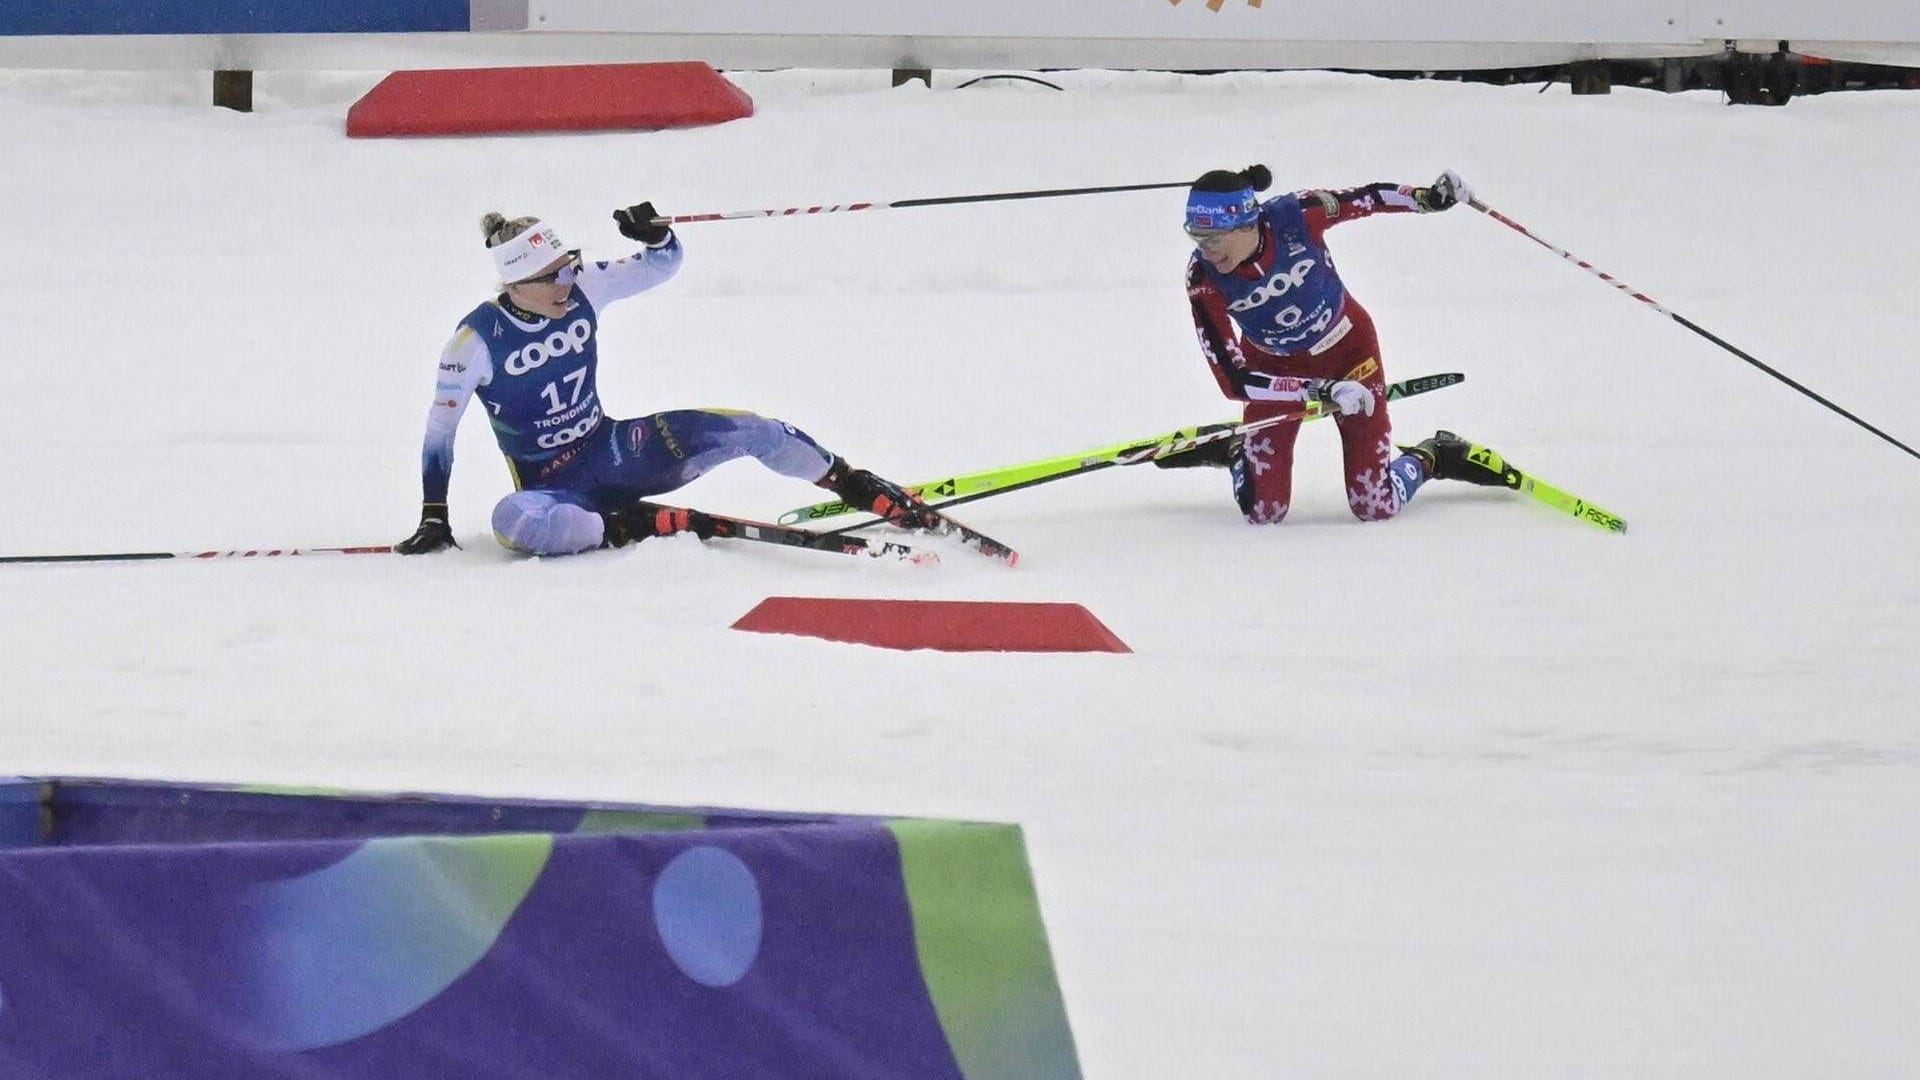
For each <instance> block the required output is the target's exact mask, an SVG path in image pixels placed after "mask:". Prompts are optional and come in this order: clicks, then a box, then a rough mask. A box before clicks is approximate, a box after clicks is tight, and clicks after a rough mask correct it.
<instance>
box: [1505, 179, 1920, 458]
mask: <svg viewBox="0 0 1920 1080" xmlns="http://www.w3.org/2000/svg"><path fill="white" fill-rule="evenodd" d="M1467 205H1468V206H1471V207H1473V208H1474V209H1475V210H1478V211H1480V212H1481V213H1483V214H1485V215H1487V216H1488V217H1490V218H1492V219H1493V220H1495V221H1497V222H1499V223H1500V224H1502V225H1505V226H1506V227H1507V228H1509V229H1512V230H1513V231H1514V232H1517V233H1519V234H1520V235H1521V236H1524V237H1526V238H1527V239H1529V240H1531V241H1533V242H1534V243H1536V244H1539V245H1540V246H1541V247H1543V248H1546V249H1547V250H1548V251H1551V252H1553V253H1554V254H1555V255H1558V256H1560V257H1561V258H1563V259H1565V260H1567V261H1568V262H1570V263H1572V264H1573V265H1575V266H1578V267H1579V268H1580V269H1582V270H1585V271H1586V272H1587V273H1589V274H1592V275H1593V276H1595V277H1597V278H1599V279H1600V280H1601V281H1604V282H1606V283H1607V284H1609V285H1611V286H1613V287H1614V288H1616V289H1619V290H1620V291H1621V292H1623V293H1625V294H1627V295H1628V296H1631V297H1633V298H1634V299H1635V300H1638V301H1640V302H1641V303H1643V304H1645V305H1647V306H1648V307H1650V308H1652V309H1653V310H1655V311H1657V312H1659V313H1660V314H1662V315H1665V316H1666V317H1667V318H1669V319H1672V320H1673V321H1674V322H1677V323H1679V324H1680V325H1681V326H1684V327H1686V328H1687V329H1689V330H1691V331H1693V332H1694V333H1696V334H1699V335H1700V336H1701V337H1703V338H1706V339H1707V340H1708V341H1711V342H1713V343H1714V344H1715V345H1718V346H1720V347H1721V348H1723V349H1725V350H1727V351H1728V352H1730V353H1732V354H1733V355H1735V356H1737V357H1739V358H1740V359H1742V360H1745V361H1746V362H1747V363H1749V364H1752V365H1753V366H1754V367H1756V368H1759V369H1760V370H1761V371H1764V372H1766V373H1767V374H1769V375H1771V376H1773V377H1774V378H1776V379H1778V380H1780V381H1781V382H1783V383H1786V384H1787V385H1788V386H1791V387H1793V388H1794V389H1795V390H1798V391H1799V392H1800V393H1802V394H1804V395H1806V396H1807V397H1809V398H1812V399H1813V400H1814V401H1817V402H1819V403H1820V404H1822V405H1825V406H1826V407H1827V408H1829V409H1832V410H1833V411H1834V412H1836V413H1839V414H1840V415H1841V416H1844V417H1846V418H1847V419H1848V420H1851V421H1853V422H1854V423H1855V424H1858V425H1860V426H1861V427H1863V428H1865V429H1866V430H1868V431H1871V432H1872V433H1874V434H1875V435H1878V436H1880V437H1881V438H1882V439H1885V440H1886V441H1887V442H1889V443H1892V444H1893V445H1894V446H1897V447H1899V448H1900V449H1901V450H1904V451H1906V453H1907V454H1908V455H1909V456H1911V457H1913V458H1915V459H1920V451H1917V450H1915V449H1914V448H1913V447H1911V446H1908V445H1907V444H1906V443H1903V442H1901V441H1900V440H1899V439H1896V438H1894V437H1893V436H1891V435H1889V434H1887V433H1886V432H1884V431H1881V430H1880V429H1879V428H1877V427H1874V426H1873V425H1872V424H1869V423H1867V422H1866V421H1865V420H1862V419H1860V418H1859V417H1858V416H1855V415H1854V414H1852V413H1850V412H1848V411H1847V410H1846V409H1843V408H1841V407H1840V406H1839V405H1836V404H1834V403H1833V402H1831V401H1829V400H1827V399H1826V398H1824V397H1822V396H1820V395H1819V394H1817V393H1815V392H1814V391H1812V390H1810V389H1808V388H1807V387H1805V386H1802V385H1801V384H1800V383H1798V382H1796V381H1794V380H1793V379H1792V378H1791V377H1790V376H1788V375H1786V374H1784V373H1782V372H1780V371H1777V370H1775V369H1774V368H1771V367H1768V366H1767V365H1766V364H1764V363H1761V362H1760V360H1758V359H1757V358H1755V357H1754V356H1752V355H1750V354H1749V353H1747V352H1745V351H1743V350H1741V349H1739V348H1736V347H1735V346H1733V345H1732V344H1730V343H1728V342H1727V341H1726V340H1725V339H1723V338H1721V337H1720V336H1719V335H1717V334H1714V333H1713V332H1712V331H1709V330H1707V329H1706V328H1705V327H1703V326H1701V325H1700V324H1698V323H1696V322H1694V321H1693V320H1691V319H1689V318H1687V317H1686V316H1684V315H1681V314H1680V313H1679V312H1676V311H1672V310H1669V309H1668V308H1666V307H1664V306H1662V305H1661V304H1660V303H1659V302H1658V301H1656V300H1655V299H1654V298H1653V297H1651V296H1648V295H1647V294H1646V293H1643V292H1641V291H1639V290H1638V289H1635V288H1634V287H1633V286H1631V285H1628V284H1627V283H1626V282H1624V281H1621V280H1620V279H1619V278H1616V277H1614V276H1613V275H1612V274H1609V273H1607V272H1606V271H1604V270H1602V269H1600V268H1599V267H1597V266H1595V265H1593V264H1592V263H1590V262H1588V261H1587V260H1585V259H1583V258H1581V257H1580V256H1578V255H1575V254H1574V253H1573V252H1571V251H1568V250H1567V249H1566V248H1563V247H1560V246H1558V245H1556V244H1551V243H1548V242H1547V241H1545V240H1542V239H1541V238H1540V237H1539V236H1537V235H1535V234H1534V232H1533V230H1531V229H1529V228H1527V227H1526V226H1525V225H1522V224H1520V223H1519V222H1517V221H1515V220H1513V219H1512V218H1510V217H1508V216H1507V215H1505V214H1503V213H1501V212H1500V211H1498V210H1495V209H1493V208H1492V207H1490V206H1488V205H1487V204H1486V203H1483V202H1481V201H1480V200H1479V199H1468V200H1467Z"/></svg>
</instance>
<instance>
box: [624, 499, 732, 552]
mask: <svg viewBox="0 0 1920 1080" xmlns="http://www.w3.org/2000/svg"><path fill="white" fill-rule="evenodd" d="M600 520H601V521H603V522H605V527H606V533H605V536H604V538H603V539H602V540H601V541H600V542H601V544H603V545H604V546H606V547H616V548H617V547H626V546H627V545H628V544H637V543H639V542H640V541H642V540H645V539H646V538H647V537H649V536H672V535H674V534H675V533H683V532H690V533H692V534H693V535H695V536H697V537H699V538H700V539H702V540H705V539H707V538H708V537H710V536H712V535H713V534H714V522H713V519H712V518H710V517H708V516H707V515H705V514H703V513H701V512H700V511H698V510H689V509H687V508H686V507H684V506H662V505H660V504H659V503H653V502H648V501H646V500H645V499H639V500H636V501H634V502H632V503H629V504H627V505H626V506H623V507H621V508H619V509H618V510H602V511H601V512H600Z"/></svg>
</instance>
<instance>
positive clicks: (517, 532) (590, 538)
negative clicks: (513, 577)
mask: <svg viewBox="0 0 1920 1080" xmlns="http://www.w3.org/2000/svg"><path fill="white" fill-rule="evenodd" d="M493 535H494V538H495V539H497V540H499V541H500V543H501V544H502V545H503V546H505V547H507V548H508V549H510V550H512V551H517V552H520V553H521V554H523V555H571V554H573V553H574V552H578V551H587V550H590V549H592V548H597V547H599V546H600V542H601V540H602V538H603V537H604V536H605V523H604V522H603V521H602V520H601V518H600V515H599V514H596V513H594V512H593V511H591V510H588V509H587V508H585V507H583V506H578V505H575V504H574V503H570V502H566V501H564V500H562V499H559V498H557V497H555V496H554V495H553V494H552V493H551V492H546V491H516V492H514V493H513V494H511V495H509V496H507V497H506V498H504V499H501V500H500V501H499V502H498V503H496V504H494V507H493Z"/></svg>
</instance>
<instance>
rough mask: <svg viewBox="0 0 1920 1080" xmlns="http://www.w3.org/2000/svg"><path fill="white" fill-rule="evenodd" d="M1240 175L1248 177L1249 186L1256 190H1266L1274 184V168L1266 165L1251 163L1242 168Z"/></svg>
mask: <svg viewBox="0 0 1920 1080" xmlns="http://www.w3.org/2000/svg"><path fill="white" fill-rule="evenodd" d="M1240 175H1241V176H1244V177H1246V178H1247V186H1248V187H1250V188H1252V189H1253V190H1255V191H1265V190H1267V189H1268V188H1270V187H1272V186H1273V170H1272V169H1269V168H1267V167H1266V166H1265V165H1249V166H1247V167H1246V168H1244V169H1241V170H1240Z"/></svg>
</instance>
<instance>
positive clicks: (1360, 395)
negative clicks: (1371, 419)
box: [1327, 379, 1373, 416]
mask: <svg viewBox="0 0 1920 1080" xmlns="http://www.w3.org/2000/svg"><path fill="white" fill-rule="evenodd" d="M1327 399H1328V400H1330V401H1332V402H1333V407H1334V408H1336V409H1338V410H1340V415H1341V416H1354V415H1357V414H1360V413H1365V414H1366V415H1368V416H1372V415H1373V391H1371V390H1369V389H1367V387H1366V384H1365V383H1357V382H1354V381H1353V380H1352V379H1341V380H1340V381H1339V382H1337V383H1334V384H1333V385H1332V386H1329V387H1327Z"/></svg>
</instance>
